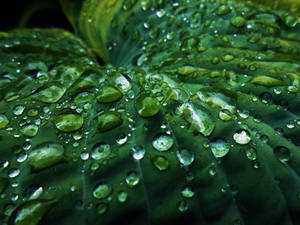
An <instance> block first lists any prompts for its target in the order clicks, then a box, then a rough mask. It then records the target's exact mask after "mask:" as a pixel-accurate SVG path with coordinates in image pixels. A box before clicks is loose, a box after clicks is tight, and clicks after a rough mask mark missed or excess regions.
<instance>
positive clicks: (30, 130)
mask: <svg viewBox="0 0 300 225" xmlns="http://www.w3.org/2000/svg"><path fill="white" fill-rule="evenodd" d="M38 129H39V127H38V126H36V125H33V124H30V125H27V126H25V127H23V128H22V129H21V133H22V134H24V135H26V136H28V137H34V136H35V135H36V134H37V132H38Z"/></svg>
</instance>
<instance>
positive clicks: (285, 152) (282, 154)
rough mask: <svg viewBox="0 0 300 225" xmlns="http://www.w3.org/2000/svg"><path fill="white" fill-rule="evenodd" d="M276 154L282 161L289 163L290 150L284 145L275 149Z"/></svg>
mask: <svg viewBox="0 0 300 225" xmlns="http://www.w3.org/2000/svg"><path fill="white" fill-rule="evenodd" d="M274 154H275V156H276V157H277V159H279V161H280V162H282V163H287V162H288V161H289V160H290V150H289V149H288V148H286V147H283V146H278V147H276V148H275V149H274Z"/></svg>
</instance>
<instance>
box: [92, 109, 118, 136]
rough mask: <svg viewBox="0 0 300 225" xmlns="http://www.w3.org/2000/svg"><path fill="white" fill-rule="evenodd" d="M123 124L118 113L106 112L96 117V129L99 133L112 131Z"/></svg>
mask: <svg viewBox="0 0 300 225" xmlns="http://www.w3.org/2000/svg"><path fill="white" fill-rule="evenodd" d="M122 123H123V119H122V117H121V114H120V113H119V112H115V111H106V112H103V113H101V114H100V115H99V116H98V129H99V130H100V131H101V132H105V131H109V130H112V129H114V128H116V127H118V126H120V125H121V124H122Z"/></svg>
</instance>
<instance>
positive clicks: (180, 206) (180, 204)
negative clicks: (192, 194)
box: [178, 200, 188, 212]
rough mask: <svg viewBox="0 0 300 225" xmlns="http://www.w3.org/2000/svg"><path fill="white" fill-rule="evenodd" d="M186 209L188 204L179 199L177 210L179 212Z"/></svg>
mask: <svg viewBox="0 0 300 225" xmlns="http://www.w3.org/2000/svg"><path fill="white" fill-rule="evenodd" d="M187 210H188V204H187V203H186V201H184V200H182V201H179V203H178V211H179V212H185V211H187Z"/></svg>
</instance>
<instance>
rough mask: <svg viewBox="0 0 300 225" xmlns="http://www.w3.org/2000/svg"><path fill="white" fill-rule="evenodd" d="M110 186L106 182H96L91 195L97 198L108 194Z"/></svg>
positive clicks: (110, 189)
mask: <svg viewBox="0 0 300 225" xmlns="http://www.w3.org/2000/svg"><path fill="white" fill-rule="evenodd" d="M111 191H112V188H111V186H110V185H108V184H98V185H97V186H96V187H95V189H94V191H93V196H94V197H95V198H97V199H103V198H106V197H108V196H109V195H110V193H111Z"/></svg>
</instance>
